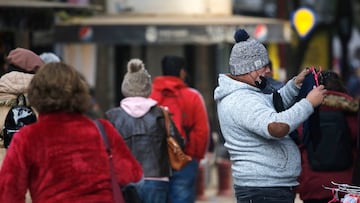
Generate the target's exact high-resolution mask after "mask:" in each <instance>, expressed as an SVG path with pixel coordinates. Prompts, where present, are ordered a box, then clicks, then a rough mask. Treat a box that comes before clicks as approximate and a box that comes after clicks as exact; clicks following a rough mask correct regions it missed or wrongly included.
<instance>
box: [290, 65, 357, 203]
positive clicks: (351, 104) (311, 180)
mask: <svg viewBox="0 0 360 203" xmlns="http://www.w3.org/2000/svg"><path fill="white" fill-rule="evenodd" d="M319 78H322V82H321V83H322V84H323V85H324V86H325V88H326V89H327V92H326V97H325V98H324V101H323V102H322V104H321V105H320V106H319V111H342V112H344V115H345V118H346V121H347V124H348V126H349V129H350V133H351V143H352V149H353V154H354V157H355V153H356V143H357V139H358V138H357V135H358V126H357V119H358V118H357V111H358V110H359V109H358V107H359V105H358V102H359V101H357V100H356V99H354V98H352V97H351V96H350V95H349V94H348V93H347V90H346V88H345V85H344V84H343V82H342V80H341V78H340V77H339V75H338V74H336V73H335V72H333V71H322V72H321V76H320V77H319ZM302 132H303V130H302V126H300V129H299V135H300V136H301V137H303V134H302ZM300 151H301V163H302V164H301V168H302V170H301V174H300V177H299V179H298V181H299V183H300V184H299V186H298V187H297V192H298V193H299V195H300V199H302V200H303V201H304V203H327V202H329V201H330V200H332V199H333V195H332V192H331V191H330V190H327V189H325V188H324V187H323V186H327V187H335V186H334V185H332V184H331V181H334V182H336V183H344V184H351V183H352V174H353V169H354V164H353V165H352V166H351V167H349V168H347V169H345V170H340V171H314V170H313V169H312V168H311V166H310V163H309V159H308V153H307V150H306V147H305V146H304V145H302V144H301V145H300ZM354 163H355V159H354Z"/></svg>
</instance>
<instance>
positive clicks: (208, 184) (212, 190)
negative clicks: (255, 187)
mask: <svg viewBox="0 0 360 203" xmlns="http://www.w3.org/2000/svg"><path fill="white" fill-rule="evenodd" d="M205 168H206V169H205V174H206V175H205V176H206V178H205V195H204V197H203V198H202V199H201V200H200V199H198V200H196V203H236V200H235V195H234V194H233V193H232V194H231V195H227V196H218V195H217V193H218V177H217V168H216V167H215V165H213V164H210V165H207V167H205ZM230 187H231V188H232V183H231V186H230ZM295 203H303V201H301V200H300V199H299V197H298V196H297V197H296V199H295Z"/></svg>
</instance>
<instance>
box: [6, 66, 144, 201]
mask: <svg viewBox="0 0 360 203" xmlns="http://www.w3.org/2000/svg"><path fill="white" fill-rule="evenodd" d="M28 99H29V102H30V104H31V105H32V106H33V107H34V108H35V109H36V110H37V112H38V113H39V117H38V121H37V122H35V123H33V124H30V125H26V126H24V127H22V128H21V129H20V130H19V131H18V132H17V133H15V134H14V136H13V139H12V141H11V143H10V145H9V148H8V150H7V153H6V155H5V158H4V161H3V165H2V167H1V170H0V202H11V203H17V202H22V203H23V202H25V193H26V191H27V189H29V191H30V194H31V199H32V202H33V203H37V202H48V203H51V202H114V199H113V193H112V185H111V175H110V164H109V159H108V154H107V152H106V149H105V144H104V142H103V140H102V137H101V135H100V132H99V130H98V129H97V127H96V125H95V122H94V121H93V120H91V119H89V118H88V117H87V116H85V112H86V111H87V109H88V108H89V105H90V95H89V90H88V86H87V85H86V82H85V81H84V80H83V79H81V77H80V75H79V73H78V72H77V71H76V70H75V69H74V68H73V67H71V66H69V65H67V64H65V63H62V62H60V63H49V64H46V65H45V66H42V67H41V68H40V69H39V70H38V72H37V73H36V74H35V76H34V77H33V79H32V81H31V82H30V85H29V89H28ZM100 122H101V123H102V124H103V126H104V129H105V131H106V134H107V136H108V140H109V143H110V146H111V152H112V161H113V165H114V169H115V174H116V178H117V181H118V184H119V186H124V185H127V184H129V183H131V182H134V183H135V182H139V181H140V180H142V177H143V171H142V168H141V165H140V164H139V163H138V162H137V161H136V159H135V158H134V157H133V156H132V155H131V152H130V150H129V149H128V148H127V146H126V144H125V142H124V141H123V139H122V138H121V136H120V135H119V133H118V131H117V130H116V129H115V128H114V127H113V126H112V124H111V123H110V122H109V121H107V120H104V119H100Z"/></svg>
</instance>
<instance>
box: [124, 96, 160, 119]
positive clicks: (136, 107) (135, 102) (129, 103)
mask: <svg viewBox="0 0 360 203" xmlns="http://www.w3.org/2000/svg"><path fill="white" fill-rule="evenodd" d="M156 104H157V102H156V101H155V100H153V99H150V98H145V97H126V98H125V99H123V100H121V102H120V107H121V108H122V109H124V111H125V112H126V113H127V114H129V115H130V116H132V117H134V118H140V117H142V116H144V115H145V114H146V113H147V112H149V110H150V109H151V108H152V107H153V106H155V105H156Z"/></svg>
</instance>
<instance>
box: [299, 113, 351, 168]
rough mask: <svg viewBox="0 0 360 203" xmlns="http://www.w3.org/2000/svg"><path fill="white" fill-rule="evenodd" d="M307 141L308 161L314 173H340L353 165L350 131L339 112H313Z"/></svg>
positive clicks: (342, 114) (306, 134)
mask: <svg viewBox="0 0 360 203" xmlns="http://www.w3.org/2000/svg"><path fill="white" fill-rule="evenodd" d="M304 133H305V134H304V135H305V136H306V137H307V138H308V139H307V144H306V150H307V153H308V160H309V164H310V167H311V169H312V170H314V171H341V170H345V169H347V168H349V167H350V166H351V165H352V163H353V153H352V143H351V135H350V129H349V126H348V124H347V121H346V118H345V115H344V113H343V112H341V111H318V109H317V111H315V113H314V114H313V115H312V116H311V117H310V120H309V123H308V129H307V130H306V131H305V132H304Z"/></svg>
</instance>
